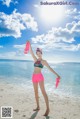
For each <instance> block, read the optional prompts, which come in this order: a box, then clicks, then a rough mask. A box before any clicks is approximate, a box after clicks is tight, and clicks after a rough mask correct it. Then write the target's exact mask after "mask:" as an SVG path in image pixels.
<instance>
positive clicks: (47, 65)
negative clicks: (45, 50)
mask: <svg viewBox="0 0 80 119" xmlns="http://www.w3.org/2000/svg"><path fill="white" fill-rule="evenodd" d="M44 65H45V66H46V67H47V68H48V69H49V70H50V71H51V72H52V73H54V74H55V75H56V76H57V77H58V78H60V76H59V75H58V74H57V73H56V72H55V71H54V70H53V69H52V68H51V67H50V66H49V64H48V63H47V61H46V60H45V61H44Z"/></svg>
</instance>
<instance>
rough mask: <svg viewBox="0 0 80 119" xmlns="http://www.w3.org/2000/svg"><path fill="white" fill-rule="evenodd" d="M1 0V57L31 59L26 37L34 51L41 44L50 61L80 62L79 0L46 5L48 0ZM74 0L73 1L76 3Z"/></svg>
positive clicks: (44, 54) (44, 56) (49, 1)
mask: <svg viewBox="0 0 80 119" xmlns="http://www.w3.org/2000/svg"><path fill="white" fill-rule="evenodd" d="M46 1H47V2H48V3H51V2H54V3H56V2H58V1H59V2H62V0H46ZM42 2H43V5H41V0H33V1H31V0H24V1H22V0H0V59H24V60H25V59H28V60H29V59H30V60H32V57H31V55H30V54H27V55H25V54H24V52H23V51H24V47H25V43H26V41H27V40H30V41H31V45H32V48H33V51H34V52H35V50H36V48H37V47H40V48H42V50H43V58H44V59H46V60H48V61H51V62H63V61H65V62H80V9H79V8H80V2H79V0H74V2H73V0H71V1H69V0H64V2H67V3H68V4H69V2H70V4H71V5H44V4H45V0H43V1H42ZM73 4H74V5H73Z"/></svg>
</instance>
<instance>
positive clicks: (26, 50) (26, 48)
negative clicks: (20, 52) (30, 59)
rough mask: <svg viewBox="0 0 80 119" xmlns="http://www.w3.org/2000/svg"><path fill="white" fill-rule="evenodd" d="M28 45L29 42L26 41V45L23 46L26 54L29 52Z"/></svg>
mask: <svg viewBox="0 0 80 119" xmlns="http://www.w3.org/2000/svg"><path fill="white" fill-rule="evenodd" d="M29 46H30V43H29V42H27V43H26V46H25V49H24V54H27V53H28V52H29Z"/></svg>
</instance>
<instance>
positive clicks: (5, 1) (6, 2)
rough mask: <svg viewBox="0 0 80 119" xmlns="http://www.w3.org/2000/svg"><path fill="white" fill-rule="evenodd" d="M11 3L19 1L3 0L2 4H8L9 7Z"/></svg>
mask: <svg viewBox="0 0 80 119" xmlns="http://www.w3.org/2000/svg"><path fill="white" fill-rule="evenodd" d="M11 3H14V4H17V3H18V1H17V0H2V4H3V5H6V6H7V7H9V6H10V4H11Z"/></svg>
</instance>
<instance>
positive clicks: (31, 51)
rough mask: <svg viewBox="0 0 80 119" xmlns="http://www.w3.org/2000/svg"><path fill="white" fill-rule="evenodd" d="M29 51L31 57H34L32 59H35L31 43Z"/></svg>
mask: <svg viewBox="0 0 80 119" xmlns="http://www.w3.org/2000/svg"><path fill="white" fill-rule="evenodd" d="M27 42H29V43H30V41H27ZM29 51H30V53H31V55H32V57H33V59H34V61H36V60H37V57H36V56H35V55H34V52H33V50H32V47H31V43H30V50H29Z"/></svg>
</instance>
